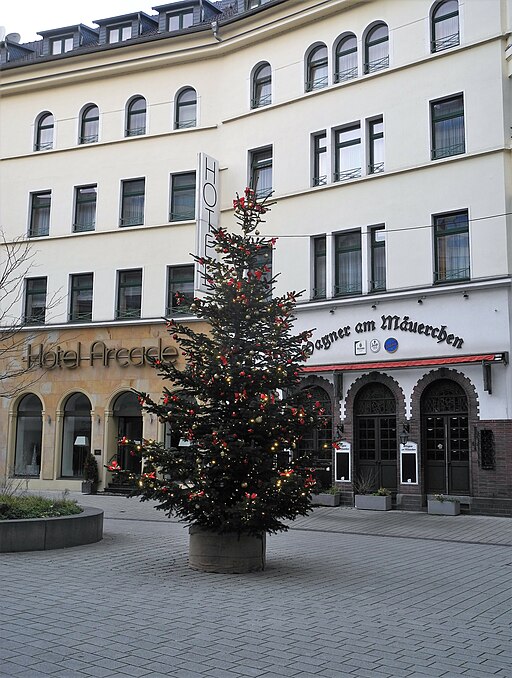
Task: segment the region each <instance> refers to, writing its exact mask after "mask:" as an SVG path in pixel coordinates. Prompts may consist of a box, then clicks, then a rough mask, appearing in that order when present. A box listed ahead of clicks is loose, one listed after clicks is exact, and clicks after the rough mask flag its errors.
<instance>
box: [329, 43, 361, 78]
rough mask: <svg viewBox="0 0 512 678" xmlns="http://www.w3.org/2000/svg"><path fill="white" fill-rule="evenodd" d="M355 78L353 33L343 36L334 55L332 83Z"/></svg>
mask: <svg viewBox="0 0 512 678" xmlns="http://www.w3.org/2000/svg"><path fill="white" fill-rule="evenodd" d="M352 78H357V38H356V36H355V35H354V34H353V33H348V34H347V35H344V36H343V37H342V38H341V39H340V40H339V41H338V44H337V45H336V50H335V53H334V82H345V81H346V80H352Z"/></svg>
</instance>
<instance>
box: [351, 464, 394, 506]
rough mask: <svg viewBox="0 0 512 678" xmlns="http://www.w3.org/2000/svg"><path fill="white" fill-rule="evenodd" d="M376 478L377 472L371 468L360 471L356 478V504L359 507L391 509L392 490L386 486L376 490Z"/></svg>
mask: <svg viewBox="0 0 512 678" xmlns="http://www.w3.org/2000/svg"><path fill="white" fill-rule="evenodd" d="M376 480H377V476H376V474H375V473H374V472H372V471H369V470H367V471H365V472H362V473H360V474H359V475H358V476H357V477H356V478H355V479H354V505H355V507H356V508H357V509H363V510H370V511H390V510H391V492H390V491H389V490H388V489H387V488H386V487H379V488H378V489H377V490H375V484H376Z"/></svg>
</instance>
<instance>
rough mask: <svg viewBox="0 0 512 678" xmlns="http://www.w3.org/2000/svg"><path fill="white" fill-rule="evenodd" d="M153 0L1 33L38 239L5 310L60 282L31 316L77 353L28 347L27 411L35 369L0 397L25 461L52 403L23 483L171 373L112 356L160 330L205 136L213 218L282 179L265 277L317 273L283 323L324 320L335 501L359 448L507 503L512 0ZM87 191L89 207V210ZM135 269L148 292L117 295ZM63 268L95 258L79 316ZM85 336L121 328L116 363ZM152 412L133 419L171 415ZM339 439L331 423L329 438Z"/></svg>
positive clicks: (408, 486)
mask: <svg viewBox="0 0 512 678" xmlns="http://www.w3.org/2000/svg"><path fill="white" fill-rule="evenodd" d="M201 4H202V11H203V14H202V15H201V14H200V11H201ZM205 7H206V9H205ZM154 11H155V14H153V15H151V16H150V17H149V19H148V18H147V17H146V15H144V16H139V15H126V17H113V18H111V19H108V20H104V21H99V22H98V27H97V29H96V30H97V32H96V34H93V35H92V38H91V36H90V34H87V35H89V38H90V39H91V40H92V43H91V42H89V43H87V42H86V41H83V42H82V44H81V45H80V44H78V42H79V38H78V37H77V36H78V35H79V34H80V35H85V34H86V31H85V29H80V31H81V32H80V31H79V30H78V27H66V29H58V30H57V29H56V30H55V31H54V32H53V33H51V32H46V34H42V41H41V42H42V43H44V44H43V45H42V50H41V46H35V45H34V44H33V43H31V44H30V45H28V46H26V47H25V52H23V46H21V47H20V46H16V44H12V43H10V42H9V40H7V41H6V43H5V46H4V48H3V61H4V65H3V67H2V73H1V84H0V93H1V98H0V113H1V117H2V125H1V127H0V149H1V157H2V162H1V175H0V191H1V198H2V199H1V205H0V210H1V219H0V223H1V225H2V228H3V229H4V231H5V234H6V237H7V239H8V240H9V239H14V238H16V237H19V236H24V237H27V238H29V239H30V241H31V243H32V247H33V249H34V250H35V251H36V252H37V257H36V264H35V267H34V268H33V269H31V271H30V272H29V274H28V276H27V277H28V278H29V279H36V283H30V284H29V287H28V288H27V286H26V287H25V292H24V295H23V298H22V299H20V300H19V303H18V306H17V314H18V316H19V317H22V316H24V315H25V316H26V315H27V294H28V297H29V302H30V303H33V304H34V308H35V309H36V311H37V308H38V304H39V303H40V297H39V298H38V297H37V294H38V293H39V294H41V293H42V292H41V288H38V287H37V285H38V284H39V285H40V284H42V283H41V282H40V281H41V280H42V279H45V281H46V287H45V294H46V299H47V300H49V299H56V300H57V302H56V303H55V304H53V305H52V307H51V309H49V310H47V313H46V316H45V319H44V323H39V325H38V324H37V323H35V324H34V323H32V324H31V325H30V326H29V327H28V328H26V329H24V330H23V332H26V335H27V344H29V343H30V345H31V346H32V347H33V349H31V350H35V351H37V350H39V349H38V348H37V347H38V346H39V345H40V344H41V345H43V347H46V348H43V349H41V350H46V349H47V350H48V351H50V352H51V351H53V350H55V347H56V346H60V347H61V351H62V352H64V351H66V350H67V351H71V352H73V351H76V350H77V349H76V345H77V342H80V344H81V347H82V349H83V350H84V351H85V353H84V355H85V356H86V359H84V360H82V361H79V364H78V365H76V366H74V365H73V360H75V358H74V354H73V353H69V354H68V360H69V363H70V365H71V366H66V365H60V364H59V365H56V366H53V365H51V363H52V362H53V360H54V356H53V354H52V355H50V357H48V358H47V361H48V364H50V365H51V367H50V368H49V367H48V364H46V365H45V364H44V362H43V364H42V366H41V367H37V368H35V369H39V370H40V373H41V378H40V379H39V380H38V381H37V382H36V384H35V385H34V388H33V389H32V390H31V391H30V394H32V395H34V396H36V398H37V399H38V400H39V402H40V407H39V406H38V405H37V402H35V401H31V402H28V404H27V401H25V403H26V410H27V412H28V413H29V414H27V412H25V411H24V406H23V398H24V397H25V396H26V395H30V394H29V393H28V392H27V393H25V392H23V393H20V394H17V396H16V397H15V398H12V399H3V400H2V404H1V409H0V468H2V469H11V470H13V469H14V472H15V469H16V455H17V454H18V455H20V454H23V451H22V450H21V449H20V445H21V443H20V442H19V441H20V435H22V431H23V420H24V417H25V416H26V417H28V419H30V417H40V419H41V449H37V454H36V455H34V454H32V456H30V454H29V453H28V452H25V457H24V459H25V461H24V462H23V463H24V464H25V467H30V468H29V472H27V473H26V475H28V476H30V485H31V486H32V487H34V488H35V487H46V488H61V487H71V488H73V489H76V488H78V487H79V483H80V477H79V473H78V471H79V469H78V467H77V466H76V463H75V468H74V469H72V468H71V462H68V461H66V462H64V461H63V459H64V457H65V456H66V453H65V451H64V448H65V447H66V444H67V445H68V448H69V445H70V444H71V442H69V441H71V438H72V437H73V436H75V440H76V439H77V438H78V437H81V438H83V437H85V438H86V440H87V445H86V447H87V448H90V449H91V451H93V452H95V453H96V454H97V459H98V461H99V462H100V467H101V468H102V487H105V486H106V485H107V484H108V481H109V478H108V473H107V471H106V470H105V469H104V465H105V464H106V463H108V461H109V460H110V459H112V458H113V457H114V455H115V454H116V449H117V448H116V441H117V439H118V436H119V435H120V434H122V433H123V429H122V426H121V423H122V422H123V421H124V419H123V417H124V416H126V417H130V416H136V415H135V414H133V413H131V414H126V415H123V412H122V410H120V409H119V407H117V406H116V403H118V402H119V400H118V399H119V396H120V395H122V394H123V393H126V392H128V391H129V389H130V388H136V389H139V390H144V391H149V392H151V393H152V395H154V396H156V395H157V394H158V393H159V392H160V390H161V382H160V380H159V379H158V378H157V377H156V375H155V373H154V371H153V370H152V369H151V367H149V366H147V365H142V366H137V365H134V364H132V363H131V362H129V361H128V363H129V364H126V365H125V364H122V363H123V361H126V356H127V355H128V356H129V355H130V350H131V349H133V348H138V347H149V346H158V345H159V343H158V342H159V341H160V342H161V344H160V345H161V346H166V347H172V339H171V338H169V336H168V335H167V333H166V328H165V323H164V322H163V321H162V320H161V318H162V317H163V316H165V315H166V314H167V312H168V311H169V308H168V307H169V288H170V287H171V288H172V289H174V288H173V287H172V281H173V280H174V278H173V277H172V276H173V275H174V273H173V271H177V270H178V269H179V273H180V274H181V273H183V272H184V271H185V273H186V274H187V275H188V272H189V270H190V269H189V268H187V267H190V266H191V265H192V259H191V252H193V251H194V248H195V233H196V223H195V220H194V215H193V214H190V213H188V214H187V213H186V212H187V210H186V209H185V210H184V211H182V212H181V216H180V215H179V214H178V218H176V214H175V213H174V212H173V210H174V207H176V205H177V207H178V213H179V212H180V209H181V208H182V207H183V203H182V202H180V196H181V197H183V196H185V202H186V201H187V199H188V200H189V199H190V192H191V189H190V186H189V188H188V194H187V188H186V181H187V178H188V179H190V177H191V176H192V175H193V173H194V172H195V171H196V167H197V157H198V153H206V154H207V155H208V156H211V157H212V158H215V159H217V160H218V162H219V165H220V187H221V190H220V200H221V223H222V224H223V225H224V226H226V227H228V228H229V227H230V225H231V224H232V209H231V207H232V199H233V197H234V195H235V193H236V191H242V190H243V188H244V187H245V185H246V184H251V183H253V184H254V183H255V182H259V184H258V185H257V186H256V188H261V189H265V190H266V189H269V188H270V187H271V188H272V189H273V191H274V195H273V197H274V199H275V201H276V204H275V206H274V207H273V209H272V212H271V213H270V215H269V218H268V221H267V224H266V225H265V230H266V232H267V233H268V234H269V235H275V236H277V237H278V242H277V245H276V249H275V251H274V252H273V257H272V267H273V271H274V273H276V272H279V273H280V276H279V278H278V281H277V285H276V293H283V292H285V291H287V290H289V289H304V290H305V293H304V296H303V301H302V302H301V304H300V306H299V310H298V320H297V326H298V327H299V328H306V327H308V328H316V329H315V332H314V336H313V341H312V355H311V358H310V361H309V362H308V366H307V372H306V377H305V383H308V384H310V385H312V386H314V387H315V388H317V389H319V391H318V393H319V394H320V396H321V397H323V398H324V399H325V400H326V402H328V403H329V405H330V408H331V411H332V416H333V425H332V429H331V430H330V431H329V432H325V431H324V432H322V431H320V432H315V433H314V435H313V436H312V438H311V440H309V442H308V444H309V445H311V446H312V448H314V451H315V455H316V457H317V458H318V463H319V465H320V466H321V465H322V463H323V464H324V467H325V468H327V467H329V469H330V470H329V473H332V474H333V482H336V484H337V485H338V486H339V487H340V488H341V489H342V490H343V493H344V497H345V501H346V502H350V501H351V498H352V495H353V491H354V481H355V480H356V479H357V477H358V476H360V475H361V474H362V473H364V472H368V473H371V474H373V475H374V476H375V477H376V479H377V480H378V484H379V485H381V484H382V485H385V486H388V487H389V488H390V490H391V491H392V492H393V496H394V497H395V500H396V505H397V506H400V507H405V508H413V509H420V508H421V507H422V506H424V504H425V500H426V497H427V496H428V495H429V494H432V493H439V492H440V493H444V494H450V495H452V496H459V497H460V498H461V501H462V503H463V505H464V506H466V507H467V510H470V511H475V512H494V513H503V514H508V515H511V514H512V451H511V450H512V423H511V417H512V414H511V408H512V381H511V379H510V372H509V368H508V367H507V360H508V352H509V351H510V336H511V321H510V313H511V297H510V274H511V263H510V257H511V254H512V250H511V238H510V232H511V224H510V219H511V217H510V212H511V209H510V188H509V187H510V182H511V166H510V128H511V126H512V120H511V113H510V111H511V96H510V81H509V70H508V69H509V60H508V58H509V57H510V53H511V50H509V49H508V42H509V35H510V30H511V26H512V4H511V3H510V2H509V0H493V1H492V2H489V0H471V2H466V3H462V2H457V1H456V0H448V1H445V2H432V1H431V0H415V2H403V1H401V0H396V1H394V0H392V1H390V2H382V1H381V0H370V1H368V2H365V3H360V2H353V1H352V0H328V1H324V2H318V1H316V0H293V1H292V0H271V1H269V2H260V3H259V2H252V3H248V4H245V5H244V3H243V2H241V1H240V2H238V3H236V2H235V1H234V0H233V2H232V3H227V2H224V3H222V4H218V5H215V3H213V4H212V3H208V2H206V0H205V3H199V1H198V0H197V1H194V0H192V2H178V3H171V4H169V5H162V6H158V7H156V8H154ZM187 12H188V13H189V16H190V17H192V18H191V19H189V20H186V19H183V17H184V16H185V15H187ZM180 13H181V16H182V19H178V24H176V25H178V29H176V30H171V31H170V30H169V29H170V28H173V27H174V28H175V26H176V25H175V24H173V23H172V21H174V18H172V17H174V16H175V15H179V14H180ZM179 21H181V22H182V24H181V25H180V24H179ZM187 21H191V22H192V23H191V24H190V25H189V26H187V25H186V24H187ZM183 22H185V23H183ZM123 27H126V29H127V30H130V31H132V32H131V33H130V35H133V36H134V37H127V36H128V33H127V34H126V35H125V38H122V29H123ZM128 27H129V28H128ZM114 31H118V33H114ZM119 31H120V32H119ZM115 35H117V36H118V37H119V40H118V41H115V37H114V36H115ZM69 36H71V37H72V38H73V41H74V42H73V48H72V49H71V43H68V44H67V47H68V49H69V51H66V43H65V39H66V38H68V39H71V38H70V37H69ZM121 38H122V39H121ZM59 40H60V45H61V47H55V46H54V45H55V44H57V42H58V41H59ZM45 41H46V42H45ZM94 41H96V44H94ZM45 49H46V50H47V51H48V50H49V52H50V53H48V54H47V53H41V54H40V52H41V51H42V52H44V50H45ZM58 49H60V50H61V52H62V53H60V54H55V55H52V54H51V51H52V50H54V51H55V50H57V51H58ZM20 50H21V52H23V56H22V57H19V56H16V55H18V54H19V53H20ZM30 50H32V52H30ZM9 53H10V54H11V57H10V58H9ZM187 97H188V98H187ZM187 105H188V108H187ZM137 106H138V107H139V108H137ZM95 109H96V110H95ZM143 109H144V110H143ZM91 111H92V112H91ZM141 111H142V112H141ZM96 113H97V115H96ZM47 114H49V115H50V116H51V120H49V119H48V118H46V117H45V116H46V115H47ZM88 115H90V118H91V121H92V122H91V124H90V125H89V126H88V124H87V123H88V122H89V121H88V120H87V116H88ZM142 120H143V125H142V124H141V121H142ZM50 123H51V124H50ZM45 124H46V126H45ZM137 125H139V126H138V127H137ZM48 130H50V131H48ZM91 130H92V131H93V134H92V135H89V137H88V135H87V134H84V132H88V131H91ZM50 136H51V143H49V142H48V139H49V138H50ZM182 180H183V182H184V183H183V184H181V183H180V182H181V181H182ZM180 186H181V187H182V188H183V187H184V188H183V192H182V193H180ZM82 189H89V193H88V191H87V190H82ZM91 191H92V195H93V196H94V212H95V213H94V225H93V227H92V228H91V227H90V226H91V223H89V224H88V226H89V227H88V228H87V229H80V228H77V216H79V215H80V214H82V215H83V214H85V213H88V214H89V213H90V212H87V209H92V208H91V207H90V204H89V208H84V207H83V205H84V202H83V200H87V197H88V196H89V198H90V196H91ZM187 195H188V198H187V197H186V196H187ZM141 196H142V197H141ZM130 210H131V211H130ZM134 211H135V213H136V217H135V220H134V219H133V213H134ZM185 269H186V270H185ZM125 272H127V273H128V275H127V276H125ZM133 272H136V275H135V274H134V275H135V277H136V285H135V287H136V288H137V289H136V290H135V292H134V289H133V280H131V283H132V288H130V292H129V295H130V294H132V295H134V296H135V303H136V304H137V303H138V304H139V309H138V313H135V316H136V317H134V315H133V314H132V315H130V314H129V313H128V314H126V315H125V317H119V316H120V313H119V311H120V308H119V301H120V297H122V295H123V294H124V293H125V292H123V290H126V287H125V288H123V285H126V286H127V287H129V286H130V275H131V274H132V273H133ZM79 276H89V277H88V278H87V277H82V278H80V277H79ZM176 280H178V278H176ZM187 280H188V279H187ZM37 281H39V282H37ZM73 281H75V282H76V283H78V282H80V281H81V282H85V283H88V284H89V288H88V289H89V290H90V294H89V296H90V298H91V304H90V308H89V307H88V313H89V315H88V316H87V317H86V318H85V319H84V318H80V320H81V322H75V320H74V319H73V318H72V296H73V295H72V285H73ZM91 281H92V282H91ZM26 285H27V283H26ZM30 285H32V287H30ZM27 289H28V292H27ZM172 289H171V291H172ZM34 290H35V291H34ZM75 293H76V294H78V295H79V293H78V292H77V291H76V289H75ZM85 297H87V295H85ZM85 297H84V298H85ZM133 301H134V299H133V298H131V297H129V298H128V306H129V305H130V303H132V302H133ZM124 302H127V299H126V298H124ZM87 303H88V302H87V301H86V306H87ZM125 310H126V309H125ZM129 310H131V311H133V308H130V309H129ZM135 310H137V309H135ZM121 311H122V309H121ZM36 315H37V314H36ZM121 316H122V313H121ZM185 317H187V318H188V316H185ZM32 320H33V318H32ZM189 320H190V322H195V321H194V319H193V318H189ZM95 341H101V342H103V343H104V346H105V347H106V351H107V352H108V350H111V351H112V352H111V353H110V354H109V355H110V356H111V359H110V362H109V361H107V364H106V365H104V364H101V360H99V359H98V360H96V361H92V360H91V354H90V350H91V346H93V344H94V342H95ZM155 342H156V343H155ZM34 347H35V348H34ZM120 349H125V350H124V351H123V350H122V352H121V353H120V354H119V355H120V358H119V359H118V358H116V355H115V350H117V351H118V350H120ZM169 350H170V351H171V350H172V349H169ZM62 355H63V353H62V354H61V356H62ZM132 355H133V354H132ZM138 355H139V354H138V353H137V352H135V362H136V360H137V359H138V358H137V356H138ZM87 356H88V357H87ZM25 357H26V355H25ZM179 359H181V358H179ZM73 394H82V395H84V396H86V398H87V401H88V402H89V403H90V406H91V407H90V426H89V425H87V427H86V430H87V435H84V434H83V433H81V432H80V431H79V430H78V428H76V427H75V428H73V424H72V423H68V424H67V426H68V427H69V431H71V433H70V432H69V431H68V433H67V434H66V430H67V429H66V420H68V422H71V419H72V417H73V416H75V415H76V413H73V411H72V409H73V408H72V407H71V405H69V403H70V397H71V396H72V395H73ZM82 402H83V400H82ZM20 404H21V416H20ZM75 404H76V403H75ZM34 407H35V410H34ZM67 408H68V409H67ZM34 412H35V414H34ZM80 412H81V414H80V417H81V421H82V419H83V416H84V415H83V406H82V409H81V410H80ZM30 413H32V414H30ZM76 416H78V415H76ZM140 416H142V419H141V421H142V422H143V423H142V431H141V432H142V434H143V435H144V436H145V437H160V438H163V436H164V431H163V430H162V427H161V426H160V425H159V424H158V422H156V421H151V420H150V418H149V417H148V416H147V415H145V414H144V415H140ZM20 421H21V424H20ZM31 421H32V420H31ZM82 424H83V421H82ZM30 425H32V424H30ZM27 426H28V424H27ZM120 426H121V428H120ZM20 431H21V433H20ZM75 434H77V435H75ZM78 434H80V435H78ZM66 435H67V440H68V443H65V442H64V439H65V438H66ZM70 436H71V437H70ZM400 437H401V438H402V440H401V442H400ZM27 439H30V440H32V438H30V436H29V438H27ZM332 439H337V440H340V441H341V442H342V445H341V446H340V448H339V450H341V451H338V452H337V453H336V454H335V455H334V457H333V458H332V459H330V452H329V453H328V454H327V453H326V452H325V449H327V448H325V447H324V445H325V444H326V441H327V440H329V448H328V449H329V450H330V440H332ZM71 447H73V445H72V446H71ZM72 454H73V451H72V450H71V451H69V453H68V456H69V455H72ZM404 455H405V456H404ZM29 456H30V459H29ZM322 459H323V460H324V461H323V462H322ZM330 461H331V462H332V465H331V464H330ZM66 464H67V466H66ZM20 468H21V467H20ZM26 470H27V469H26V468H25V471H26ZM21 475H23V473H22V474H21ZM377 480H376V482H377Z"/></svg>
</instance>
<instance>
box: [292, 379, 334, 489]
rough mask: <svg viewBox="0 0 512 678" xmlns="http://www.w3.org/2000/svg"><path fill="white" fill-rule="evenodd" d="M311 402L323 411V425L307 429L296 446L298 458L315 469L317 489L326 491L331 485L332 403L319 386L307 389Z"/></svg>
mask: <svg viewBox="0 0 512 678" xmlns="http://www.w3.org/2000/svg"><path fill="white" fill-rule="evenodd" d="M309 393H311V396H312V402H319V403H320V405H321V406H322V408H323V409H324V411H325V414H324V415H323V419H324V420H325V424H324V425H323V426H319V427H318V428H312V429H309V430H308V431H307V432H306V433H304V435H303V436H302V438H301V440H300V442H299V444H298V446H297V453H298V456H305V457H307V458H308V465H309V466H311V468H314V469H315V479H316V483H317V489H327V488H328V487H331V485H332V402H331V399H330V397H329V394H328V393H327V391H325V390H324V389H323V388H320V387H319V386H315V387H314V388H311V389H309Z"/></svg>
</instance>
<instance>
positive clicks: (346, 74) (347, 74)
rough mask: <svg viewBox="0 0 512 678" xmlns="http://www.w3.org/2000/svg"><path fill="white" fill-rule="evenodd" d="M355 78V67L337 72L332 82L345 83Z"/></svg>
mask: <svg viewBox="0 0 512 678" xmlns="http://www.w3.org/2000/svg"><path fill="white" fill-rule="evenodd" d="M354 78H357V66H354V67H353V68H347V69H345V70H344V71H339V72H337V73H335V74H334V82H345V81H346V80H353V79H354Z"/></svg>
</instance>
